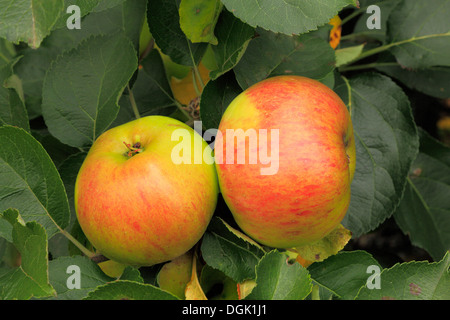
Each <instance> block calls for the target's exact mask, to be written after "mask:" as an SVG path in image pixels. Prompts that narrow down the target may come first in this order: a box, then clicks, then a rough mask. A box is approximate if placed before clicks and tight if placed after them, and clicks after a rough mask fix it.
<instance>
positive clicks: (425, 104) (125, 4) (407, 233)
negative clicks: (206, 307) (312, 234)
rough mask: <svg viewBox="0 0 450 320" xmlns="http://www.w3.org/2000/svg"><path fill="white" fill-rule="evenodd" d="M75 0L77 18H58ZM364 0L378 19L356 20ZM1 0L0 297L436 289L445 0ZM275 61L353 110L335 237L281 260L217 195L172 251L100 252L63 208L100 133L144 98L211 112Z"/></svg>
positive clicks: (208, 121)
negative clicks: (73, 284)
mask: <svg viewBox="0 0 450 320" xmlns="http://www.w3.org/2000/svg"><path fill="white" fill-rule="evenodd" d="M71 4H76V5H78V6H79V8H80V9H81V16H82V20H81V29H79V30H77V29H74V30H70V29H68V28H67V27H66V21H67V19H68V18H70V15H71V14H70V13H67V12H66V8H67V7H68V6H69V5H71ZM372 4H376V5H377V6H378V7H379V8H380V9H381V22H380V23H381V28H380V29H368V27H367V24H366V22H367V19H368V18H369V17H370V13H367V12H366V9H367V8H368V7H369V6H370V5H372ZM0 9H1V10H0V83H1V86H0V124H1V125H2V126H1V127H0V139H1V141H2V147H1V149H0V181H1V182H0V214H1V218H0V258H1V262H0V297H1V298H3V299H30V298H43V299H84V298H88V299H116V298H117V299H118V298H134V299H176V298H181V299H184V298H188V299H204V298H209V299H212V298H226V299H238V298H244V297H246V298H247V299H312V298H314V299H316V298H322V299H328V298H333V299H355V298H359V299H380V298H383V299H390V298H393V299H448V298H449V292H450V290H448V288H449V287H450V285H449V284H450V280H449V274H448V266H449V257H448V254H447V252H448V250H449V244H450V232H449V231H450V202H449V201H450V197H449V195H450V180H449V179H450V149H449V137H450V134H449V132H450V129H449V128H450V125H449V122H450V111H449V96H450V94H449V90H450V88H449V85H450V81H449V77H450V73H449V66H450V56H449V55H448V52H449V50H450V42H449V40H448V39H449V35H450V33H449V32H450V22H449V21H450V20H449V19H448V16H449V14H450V2H448V1H444V0H432V1H424V0H420V1H411V0H409V1H408V0H391V1H371V0H366V1H363V0H361V1H359V2H356V1H351V0H335V1H326V0H320V1H315V2H314V3H312V2H311V3H310V2H306V1H299V0H297V1H294V0H292V1H289V2H286V1H278V0H276V1H275V0H271V1H269V0H259V1H256V0H249V1H237V0H222V1H217V0H203V1H190V0H181V1H180V0H177V1H175V0H174V1H169V0H153V1H148V2H147V1H144V0H114V1H100V0H79V1H75V0H65V1H63V0H51V1H50V0H49V1H44V0H28V1H14V2H12V1H9V0H0ZM336 14H339V17H340V19H341V20H342V25H341V32H342V37H341V39H340V42H339V44H338V46H337V48H334V47H332V46H330V31H331V29H332V28H333V26H332V25H331V24H329V23H328V22H329V21H330V19H332V18H333V17H335V16H336ZM333 32H336V30H334V31H333ZM150 33H151V34H150ZM333 35H336V33H333ZM281 74H297V75H303V76H307V77H311V78H314V79H317V80H319V81H321V82H323V83H325V84H326V85H328V86H329V87H331V88H332V89H333V90H334V91H336V92H337V93H338V94H339V95H340V96H341V98H342V99H343V100H344V102H345V103H346V104H347V106H348V108H349V111H350V113H351V116H352V121H353V124H354V127H355V136H356V141H357V169H356V174H355V179H354V181H353V184H352V201H351V204H350V209H349V211H348V213H347V216H346V218H345V219H344V221H343V225H344V226H345V227H346V228H347V229H349V230H350V231H351V232H352V234H353V237H352V239H351V240H350V241H349V242H348V243H347V245H346V246H345V247H344V248H343V250H342V251H341V252H339V253H334V254H332V255H331V256H330V257H329V259H326V260H325V261H317V262H314V263H313V264H311V265H309V266H307V267H306V265H305V267H304V266H302V265H300V263H298V262H294V260H295V256H294V257H292V256H290V258H291V260H292V261H290V262H289V263H286V252H282V251H281V250H274V249H273V248H263V247H261V246H259V245H258V244H256V243H254V242H252V241H251V239H248V238H246V237H244V236H242V235H241V234H239V233H238V230H237V226H236V225H234V224H233V221H232V219H230V213H229V211H228V208H227V207H226V205H225V204H224V202H223V201H219V204H218V207H217V210H216V217H215V218H214V219H213V221H212V222H211V225H210V227H209V228H208V231H207V232H206V234H205V236H204V237H203V239H202V241H201V243H199V245H198V246H197V247H196V248H195V251H194V252H189V253H187V255H186V256H184V257H181V258H180V259H179V260H176V261H172V262H171V263H167V264H161V265H157V266H152V267H142V268H139V269H137V268H131V267H128V268H126V269H125V270H124V271H123V268H120V267H119V270H120V272H118V273H117V270H114V266H112V267H111V266H110V268H112V269H113V270H110V269H108V267H107V264H105V263H103V264H102V263H99V264H97V262H98V261H97V262H96V261H95V260H96V258H97V256H92V255H91V254H90V253H89V252H90V251H89V250H93V248H91V247H90V245H89V243H87V241H86V239H85V238H84V235H83V233H82V231H81V229H80V227H79V226H78V224H77V222H76V217H75V212H74V208H73V186H74V182H75V179H76V174H77V172H78V168H79V166H80V165H81V163H82V161H83V159H84V157H85V155H86V152H87V151H88V150H89V147H90V145H91V144H92V142H93V141H94V140H95V139H96V137H98V136H99V135H100V134H101V133H102V132H104V131H105V130H107V129H108V128H110V127H113V126H116V125H119V124H121V123H125V122H128V121H130V120H132V119H134V118H136V117H139V116H146V115H151V114H161V115H166V116H171V117H174V118H177V119H180V120H182V121H185V122H187V123H190V124H192V122H193V121H194V120H196V119H201V120H202V122H203V125H204V129H208V128H217V126H218V124H219V122H220V118H221V115H222V113H223V111H224V110H225V109H226V107H227V105H228V103H229V102H231V100H232V99H233V98H234V97H235V96H236V95H237V94H239V93H240V92H242V91H243V90H245V89H246V88H248V87H249V86H250V85H252V84H254V83H256V82H258V81H261V80H263V79H265V78H267V77H271V76H275V75H281ZM196 98H197V99H196ZM80 248H81V251H80ZM83 248H84V249H85V250H84V249H83ZM86 248H87V249H86ZM70 265H77V266H79V267H80V270H81V277H82V279H88V280H86V281H83V285H82V287H81V288H79V289H68V287H67V279H68V277H69V275H68V274H67V272H66V270H67V267H68V266H70ZM368 265H378V266H380V268H382V270H383V271H382V276H381V279H385V280H383V281H385V282H382V289H380V290H370V289H368V288H367V286H366V279H367V277H368V274H367V272H366V268H367V266H368ZM99 266H100V267H99ZM116 268H117V266H116ZM122 271H123V272H122ZM107 274H109V275H107ZM273 279H276V280H277V281H276V282H274V281H272V280H273ZM175 281H178V282H180V281H181V283H183V285H182V286H181V287H180V286H174V285H173V283H174V282H175ZM350 284H351V285H350ZM238 293H239V294H238Z"/></svg>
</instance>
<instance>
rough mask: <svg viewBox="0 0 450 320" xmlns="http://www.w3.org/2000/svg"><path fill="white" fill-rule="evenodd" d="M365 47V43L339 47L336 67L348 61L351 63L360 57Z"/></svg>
mask: <svg viewBox="0 0 450 320" xmlns="http://www.w3.org/2000/svg"><path fill="white" fill-rule="evenodd" d="M363 48H364V44H361V45H358V46H353V47H347V48H343V49H337V50H336V51H335V53H336V67H340V66H342V65H344V64H346V63H350V62H351V61H352V60H353V59H355V58H356V57H358V56H359V55H360V54H361V52H362V50H363Z"/></svg>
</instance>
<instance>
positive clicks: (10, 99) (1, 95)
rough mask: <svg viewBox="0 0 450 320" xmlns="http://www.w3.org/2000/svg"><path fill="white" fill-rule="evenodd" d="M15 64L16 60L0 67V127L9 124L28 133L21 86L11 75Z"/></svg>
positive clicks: (28, 126) (15, 77)
mask: <svg viewBox="0 0 450 320" xmlns="http://www.w3.org/2000/svg"><path fill="white" fill-rule="evenodd" d="M16 62H17V59H16V60H12V61H11V62H9V63H6V64H4V65H0V125H4V124H10V125H13V126H17V127H21V128H23V129H25V130H27V131H30V125H29V122H28V114H27V110H26V108H25V102H24V97H23V90H22V84H21V82H20V79H19V78H18V77H17V76H16V75H14V74H13V66H14V64H15V63H16Z"/></svg>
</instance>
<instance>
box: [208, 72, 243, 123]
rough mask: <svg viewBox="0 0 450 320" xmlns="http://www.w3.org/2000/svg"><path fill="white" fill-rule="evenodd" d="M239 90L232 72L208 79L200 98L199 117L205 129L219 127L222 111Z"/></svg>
mask: <svg viewBox="0 0 450 320" xmlns="http://www.w3.org/2000/svg"><path fill="white" fill-rule="evenodd" d="M241 92H242V89H241V87H240V86H239V84H238V83H237V81H236V78H235V77H234V74H233V72H227V73H226V74H224V75H222V76H221V77H219V78H217V79H216V80H210V81H208V83H207V84H206V86H205V88H204V89H203V92H202V97H201V99H200V118H201V120H202V124H203V126H204V127H205V128H206V129H211V128H214V129H217V128H219V124H220V120H221V119H222V115H223V113H224V112H225V110H226V109H227V107H228V105H229V104H230V103H231V101H233V99H234V98H235V97H236V96H237V95H239V93H241Z"/></svg>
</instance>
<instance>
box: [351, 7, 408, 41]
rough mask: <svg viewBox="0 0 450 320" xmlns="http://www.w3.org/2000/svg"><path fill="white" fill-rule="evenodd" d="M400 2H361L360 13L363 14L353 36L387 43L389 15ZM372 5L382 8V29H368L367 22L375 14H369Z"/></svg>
mask: <svg viewBox="0 0 450 320" xmlns="http://www.w3.org/2000/svg"><path fill="white" fill-rule="evenodd" d="M399 2H400V0H389V1H379V0H368V1H365V0H359V3H360V5H359V9H358V11H360V12H361V13H362V14H361V16H360V18H359V19H358V21H356V24H355V28H354V29H353V32H352V34H351V36H358V37H362V38H363V39H365V38H369V39H375V40H378V41H380V42H383V43H385V41H386V34H387V21H388V19H389V15H390V14H391V12H392V11H393V10H394V8H395V6H396V5H397V4H398V3H399ZM370 5H376V6H378V7H379V8H380V12H381V14H380V20H381V21H380V29H369V28H367V20H368V19H369V17H371V15H372V14H373V12H370V13H367V7H369V6H370ZM370 19H372V18H370Z"/></svg>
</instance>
